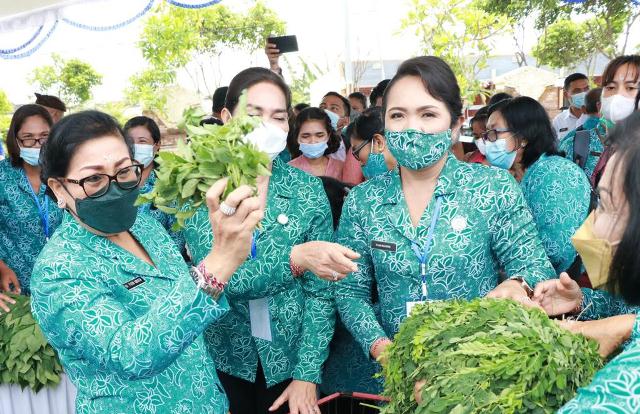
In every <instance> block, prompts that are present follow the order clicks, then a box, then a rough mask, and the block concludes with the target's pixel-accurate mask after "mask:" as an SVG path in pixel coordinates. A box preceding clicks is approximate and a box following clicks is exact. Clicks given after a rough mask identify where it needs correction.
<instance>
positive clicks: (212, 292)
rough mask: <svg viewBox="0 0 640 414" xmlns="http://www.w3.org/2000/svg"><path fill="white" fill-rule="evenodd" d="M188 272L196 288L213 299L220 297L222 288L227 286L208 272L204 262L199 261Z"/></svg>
mask: <svg viewBox="0 0 640 414" xmlns="http://www.w3.org/2000/svg"><path fill="white" fill-rule="evenodd" d="M190 273H191V278H192V279H193V281H194V282H195V283H196V286H197V287H198V289H201V290H202V291H203V292H204V293H206V294H207V295H209V296H211V297H212V298H213V299H215V300H218V299H219V298H220V296H221V295H222V293H223V292H224V288H225V287H226V286H227V284H226V283H223V282H220V281H218V280H217V279H216V278H215V277H214V276H213V274H211V273H208V272H207V269H206V267H205V266H204V263H200V264H199V265H198V266H197V267H196V266H194V267H192V268H191V272H190Z"/></svg>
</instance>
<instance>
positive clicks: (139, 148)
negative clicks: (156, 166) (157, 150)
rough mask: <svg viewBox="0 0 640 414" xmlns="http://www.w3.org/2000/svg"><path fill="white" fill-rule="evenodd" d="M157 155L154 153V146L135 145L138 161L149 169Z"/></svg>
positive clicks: (135, 154) (135, 156)
mask: <svg viewBox="0 0 640 414" xmlns="http://www.w3.org/2000/svg"><path fill="white" fill-rule="evenodd" d="M154 156H155V154H154V151H153V145H149V144H135V145H134V156H133V158H135V160H136V161H138V162H139V163H141V164H142V165H144V167H145V168H146V167H148V166H149V165H150V164H151V163H152V162H153V158H154Z"/></svg>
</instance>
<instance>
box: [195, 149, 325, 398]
mask: <svg viewBox="0 0 640 414" xmlns="http://www.w3.org/2000/svg"><path fill="white" fill-rule="evenodd" d="M268 191H269V193H268V196H267V207H266V211H265V217H264V219H263V220H262V230H259V231H258V235H257V239H256V253H257V257H256V258H255V259H251V260H248V261H247V262H245V264H244V265H242V266H241V267H240V268H239V269H238V271H237V272H236V273H235V274H234V276H233V278H232V279H231V280H230V282H229V285H228V286H227V288H226V292H227V293H226V294H227V298H228V300H229V305H230V307H231V310H230V312H229V313H228V314H227V315H225V317H223V318H222V319H220V320H219V321H217V322H216V323H214V324H212V325H211V327H209V329H207V331H206V333H205V339H206V342H207V347H208V348H209V351H210V353H211V356H212V357H213V359H214V360H215V362H216V367H217V368H218V369H219V370H221V371H223V372H225V373H227V374H230V375H234V376H236V377H239V378H242V379H245V380H247V381H255V376H256V370H257V366H258V358H259V359H260V363H261V364H262V369H263V371H264V375H265V378H266V380H267V385H268V386H271V385H274V384H276V383H279V382H281V381H284V380H286V379H289V378H294V379H299V380H304V381H309V382H314V383H320V377H321V369H322V364H323V363H324V361H325V359H326V358H327V354H328V349H329V341H330V340H331V336H332V335H333V328H334V322H335V306H334V302H333V298H332V290H331V284H330V283H329V282H326V281H323V280H321V279H319V278H318V277H316V276H314V275H313V274H311V273H308V272H307V273H305V275H303V276H302V277H300V278H295V279H294V278H293V276H292V274H291V270H290V267H289V256H290V253H291V249H292V247H293V246H295V245H297V244H301V243H305V242H307V241H313V240H330V239H331V235H332V233H333V230H332V220H331V209H330V208H329V202H328V200H327V197H326V195H325V192H324V189H323V187H322V184H321V182H320V180H319V179H317V178H315V177H312V176H311V175H308V174H306V173H304V172H303V171H301V170H298V169H297V168H293V167H290V166H289V165H287V164H285V163H284V162H282V161H281V160H280V159H278V158H276V159H275V160H274V161H273V169H272V176H271V179H270V182H269V190H268ZM184 233H185V239H186V241H187V247H188V248H189V251H190V252H191V254H192V257H193V260H194V263H198V262H200V261H201V260H202V259H203V258H204V257H205V256H206V254H207V253H208V252H209V250H210V248H211V243H212V242H213V235H212V232H211V225H210V224H209V216H208V212H207V210H206V207H202V208H201V209H200V210H199V211H198V213H197V214H196V215H195V216H194V217H193V218H192V219H190V220H188V221H187V223H186V225H185V229H184ZM261 298H266V299H267V300H268V309H269V319H270V321H271V332H272V341H271V342H269V341H267V340H265V339H261V338H257V337H253V336H252V335H251V325H250V315H249V301H250V300H255V299H261Z"/></svg>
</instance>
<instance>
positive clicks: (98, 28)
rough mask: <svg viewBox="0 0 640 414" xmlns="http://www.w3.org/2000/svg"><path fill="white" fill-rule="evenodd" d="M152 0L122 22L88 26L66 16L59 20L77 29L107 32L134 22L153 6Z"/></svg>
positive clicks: (153, 0)
mask: <svg viewBox="0 0 640 414" xmlns="http://www.w3.org/2000/svg"><path fill="white" fill-rule="evenodd" d="M154 2H155V0H149V3H148V4H147V5H146V6H145V8H144V9H143V10H142V11H140V12H139V13H138V14H136V15H135V16H133V17H131V18H130V19H127V20H125V21H124V22H122V23H118V24H113V25H110V26H90V25H87V24H83V23H79V22H74V21H73V20H69V19H67V18H66V17H63V18H62V19H61V20H62V21H63V22H65V23H66V24H68V25H70V26H73V27H76V28H78V29H83V30H90V31H92V32H107V31H111V30H117V29H121V28H123V27H125V26H127V25H130V24H131V23H133V22H135V21H136V20H138V19H139V18H141V17H142V16H144V15H145V14H147V13H148V12H149V10H151V7H153V3H154Z"/></svg>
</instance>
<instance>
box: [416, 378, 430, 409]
mask: <svg viewBox="0 0 640 414" xmlns="http://www.w3.org/2000/svg"><path fill="white" fill-rule="evenodd" d="M426 383H427V381H426V380H420V381H418V382H416V384H415V385H414V386H413V396H414V397H415V399H416V402H417V403H418V404H420V403H421V402H422V388H423V387H424V385H425V384H426Z"/></svg>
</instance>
